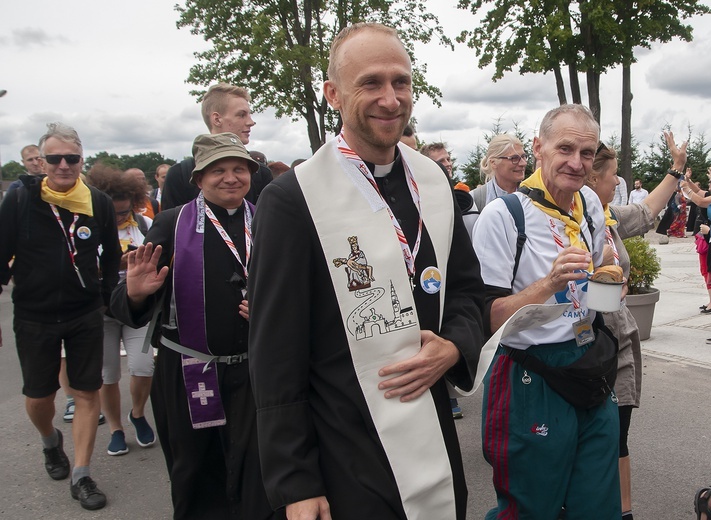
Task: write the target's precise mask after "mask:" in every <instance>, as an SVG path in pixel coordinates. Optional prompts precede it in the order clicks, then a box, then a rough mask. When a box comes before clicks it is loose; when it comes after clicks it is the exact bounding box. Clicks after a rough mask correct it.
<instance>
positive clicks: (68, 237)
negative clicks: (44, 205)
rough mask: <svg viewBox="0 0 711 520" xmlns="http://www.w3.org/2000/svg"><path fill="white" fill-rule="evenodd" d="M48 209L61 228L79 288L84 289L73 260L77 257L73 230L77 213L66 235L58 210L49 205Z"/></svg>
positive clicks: (77, 217) (77, 218) (84, 286)
mask: <svg viewBox="0 0 711 520" xmlns="http://www.w3.org/2000/svg"><path fill="white" fill-rule="evenodd" d="M49 207H50V208H52V213H54V217H55V218H56V219H57V223H58V224H59V227H60V228H61V230H62V233H63V234H64V239H65V241H66V243H67V248H68V249H69V259H70V260H71V261H72V267H74V272H75V273H77V278H79V283H81V286H82V287H83V288H84V289H86V284H85V283H84V279H83V278H82V277H81V273H80V272H79V267H78V266H77V263H76V260H75V257H76V255H77V248H76V245H75V244H74V228H75V227H76V225H77V220H79V213H74V220H72V223H71V225H70V226H69V233H67V230H66V229H64V224H63V223H62V217H60V216H59V210H57V206H55V205H54V204H50V205H49Z"/></svg>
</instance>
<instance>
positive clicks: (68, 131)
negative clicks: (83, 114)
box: [39, 122, 84, 155]
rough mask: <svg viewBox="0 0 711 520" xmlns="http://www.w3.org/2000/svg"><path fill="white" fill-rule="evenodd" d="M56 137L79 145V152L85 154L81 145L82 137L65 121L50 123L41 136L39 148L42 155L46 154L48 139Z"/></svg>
mask: <svg viewBox="0 0 711 520" xmlns="http://www.w3.org/2000/svg"><path fill="white" fill-rule="evenodd" d="M50 137H54V138H55V139H59V140H60V141H64V142H65V143H74V144H75V145H77V146H78V147H79V154H80V155H83V154H84V148H83V147H82V145H81V139H79V134H77V131H76V130H74V129H73V128H72V127H71V126H67V125H65V124H64V123H60V122H56V123H48V124H47V133H46V134H44V135H43V136H42V137H40V140H39V150H40V155H44V145H45V144H46V143H47V139H49V138H50Z"/></svg>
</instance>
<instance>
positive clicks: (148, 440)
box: [128, 410, 156, 448]
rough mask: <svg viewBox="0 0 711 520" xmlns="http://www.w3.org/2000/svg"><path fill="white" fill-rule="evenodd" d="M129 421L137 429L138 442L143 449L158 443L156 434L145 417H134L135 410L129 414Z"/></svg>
mask: <svg viewBox="0 0 711 520" xmlns="http://www.w3.org/2000/svg"><path fill="white" fill-rule="evenodd" d="M128 421H129V422H130V423H131V424H133V427H134V428H135V429H136V442H137V443H138V445H139V446H140V447H141V448H147V447H148V446H152V445H153V444H154V443H155V442H156V434H155V433H153V428H151V425H150V424H148V421H146V418H145V417H134V416H133V410H131V411H130V412H128Z"/></svg>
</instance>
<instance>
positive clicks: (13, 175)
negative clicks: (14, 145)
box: [2, 161, 26, 181]
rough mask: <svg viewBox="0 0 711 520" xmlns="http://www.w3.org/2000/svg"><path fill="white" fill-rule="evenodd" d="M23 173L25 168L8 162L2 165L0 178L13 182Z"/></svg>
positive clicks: (14, 162)
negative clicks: (0, 176)
mask: <svg viewBox="0 0 711 520" xmlns="http://www.w3.org/2000/svg"><path fill="white" fill-rule="evenodd" d="M23 173H26V172H25V167H24V166H22V164H20V163H19V162H17V161H8V162H6V163H5V164H3V165H2V178H3V179H4V180H8V181H9V180H15V179H17V178H18V177H19V176H20V175H22V174H23Z"/></svg>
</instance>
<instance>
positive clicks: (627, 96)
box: [619, 63, 633, 189]
mask: <svg viewBox="0 0 711 520" xmlns="http://www.w3.org/2000/svg"><path fill="white" fill-rule="evenodd" d="M630 68H631V67H630V63H625V64H623V66H622V131H621V136H620V161H619V172H620V173H619V175H620V176H621V177H622V178H623V179H624V180H625V181H626V182H627V186H628V189H629V187H630V186H632V97H633V96H632V78H631V74H630Z"/></svg>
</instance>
